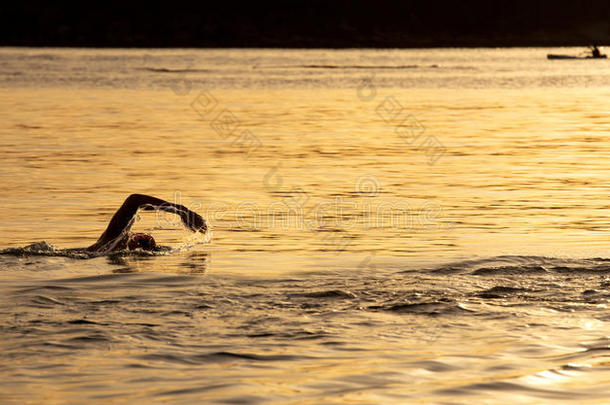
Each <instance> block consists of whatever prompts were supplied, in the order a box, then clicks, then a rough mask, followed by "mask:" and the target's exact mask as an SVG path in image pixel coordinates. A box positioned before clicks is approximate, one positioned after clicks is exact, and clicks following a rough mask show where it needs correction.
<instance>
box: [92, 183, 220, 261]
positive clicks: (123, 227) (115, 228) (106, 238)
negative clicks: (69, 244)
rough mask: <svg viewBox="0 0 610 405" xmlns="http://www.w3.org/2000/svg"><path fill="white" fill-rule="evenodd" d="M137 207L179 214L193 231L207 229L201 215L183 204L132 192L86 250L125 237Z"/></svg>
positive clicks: (101, 247) (102, 248)
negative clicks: (95, 240)
mask: <svg viewBox="0 0 610 405" xmlns="http://www.w3.org/2000/svg"><path fill="white" fill-rule="evenodd" d="M139 209H143V210H147V211H151V210H161V211H166V212H171V213H173V214H176V215H179V216H180V219H182V222H183V223H184V225H185V226H187V227H188V228H189V229H190V230H192V231H193V232H197V231H201V232H205V231H206V230H207V229H208V228H207V225H206V223H205V220H204V219H203V218H202V217H201V215H199V214H197V213H196V212H194V211H191V210H189V209H188V208H186V207H185V206H184V205H180V204H174V203H171V202H168V201H165V200H162V199H160V198H157V197H152V196H149V195H145V194H132V195H130V196H129V197H127V199H125V201H124V202H123V205H121V208H119V209H118V210H117V212H115V213H114V215H113V216H112V219H111V220H110V222H109V223H108V226H107V227H106V230H105V231H104V232H103V233H102V235H101V236H100V237H99V239H98V240H97V242H95V243H94V244H93V245H91V246H89V247H88V248H87V250H89V251H100V250H105V249H106V246H107V245H108V244H111V243H113V242H114V241H119V242H120V241H121V239H120V238H121V237H122V238H126V236H127V233H128V232H129V230H130V229H131V226H132V225H133V217H134V216H135V215H136V213H137V212H138V210H139Z"/></svg>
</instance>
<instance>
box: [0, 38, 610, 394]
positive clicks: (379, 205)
mask: <svg viewBox="0 0 610 405" xmlns="http://www.w3.org/2000/svg"><path fill="white" fill-rule="evenodd" d="M578 52H580V49H533V48H530V49H469V50H461V49H451V50H405V51H399V50H349V51H330V50H307V51H305V50H291V51H277V50H88V49H83V50H78V49H73V50H59V49H16V48H13V49H2V50H1V51H0V87H1V89H0V93H1V94H2V97H0V104H1V108H0V114H1V115H2V116H1V119H0V157H1V159H0V181H1V183H0V184H1V186H0V190H2V193H0V218H2V221H0V248H14V247H23V246H25V245H28V244H30V243H33V242H39V241H46V242H47V243H50V244H52V245H53V246H55V247H57V248H58V249H59V248H68V247H84V246H87V245H88V244H91V243H92V242H93V241H95V239H96V238H97V237H98V236H99V234H100V233H101V231H102V230H103V229H104V227H105V225H106V223H107V221H108V220H109V218H110V216H111V215H112V213H113V212H114V210H116V208H117V207H118V206H119V205H120V204H121V202H122V200H123V199H124V198H125V197H126V196H127V195H129V194H130V193H133V192H140V193H148V194H153V195H156V196H158V197H161V198H165V199H167V200H170V201H177V202H181V203H182V204H184V205H187V206H189V207H191V208H193V209H195V210H196V211H198V212H200V213H202V214H203V215H204V216H205V217H206V218H207V219H208V221H209V222H210V224H211V226H212V237H211V240H210V241H209V242H208V243H205V244H197V245H195V246H192V247H189V248H186V247H185V246H188V245H189V242H190V240H189V235H188V233H187V232H186V231H184V230H183V229H182V228H181V227H180V225H179V223H177V222H176V221H175V219H174V218H172V217H171V216H165V215H155V214H152V213H142V214H141V215H140V219H139V220H138V222H137V223H136V225H135V229H136V230H142V231H148V232H151V233H152V234H153V235H154V236H155V238H156V239H157V241H158V242H159V243H161V244H164V245H170V246H173V247H178V248H179V247H183V249H181V250H179V251H177V252H175V253H173V254H170V255H166V256H153V257H150V256H138V255H118V256H113V257H98V258H93V259H87V260H83V259H78V258H74V257H63V256H61V255H54V254H53V253H52V252H51V251H47V250H43V251H39V252H38V253H42V255H35V254H34V255H33V254H25V252H23V251H21V253H22V254H18V255H13V254H10V255H9V254H5V255H2V256H0V278H1V279H2V287H0V288H1V289H2V297H3V298H2V305H1V306H0V317H1V319H2V322H0V328H1V331H2V332H1V333H2V338H3V339H2V343H1V346H0V348H1V353H2V355H1V356H2V358H3V360H2V363H1V366H0V367H1V369H0V373H1V375H2V377H3V378H2V382H1V383H0V384H1V387H2V388H1V389H0V399H1V400H2V401H3V402H7V403H23V402H25V401H28V400H29V401H31V402H41V401H45V402H47V403H79V402H82V401H83V400H85V399H86V400H88V401H92V402H100V403H102V402H103V403H107V402H109V401H115V402H128V401H129V402H134V401H135V402H142V403H150V402H167V401H170V402H174V403H176V402H185V403H191V402H196V401H203V402H222V403H255V402H265V403H269V402H271V403H273V402H275V403H320V402H326V403H333V402H337V403H343V402H351V403H412V402H415V401H424V402H439V403H463V402H472V401H487V402H494V401H497V402H505V401H508V400H510V401H514V402H523V403H544V402H551V401H552V402H561V401H566V402H568V401H577V402H578V403H601V402H603V401H604V399H605V398H607V397H608V395H609V394H610V387H609V384H608V381H609V380H610V358H609V354H608V353H609V350H610V347H609V342H610V340H609V339H608V335H609V334H610V330H609V328H608V322H609V320H610V316H609V315H608V308H607V304H608V300H609V298H610V294H609V293H608V292H607V290H608V287H609V286H610V255H608V254H607V246H608V243H609V242H608V240H607V239H608V237H607V236H608V229H609V224H610V211H608V208H610V204H609V202H610V200H609V198H608V191H609V189H610V187H609V186H608V185H607V179H606V177H607V174H608V172H609V170H608V162H607V159H606V157H607V156H609V154H610V147H609V146H608V143H607V142H605V137H606V136H607V135H608V133H609V131H610V116H609V115H608V108H607V100H608V99H609V97H610V61H606V60H599V61H598V60H589V61H578V60H575V61H547V60H546V59H545V55H546V53H571V54H575V53H578Z"/></svg>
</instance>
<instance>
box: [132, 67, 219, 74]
mask: <svg viewBox="0 0 610 405" xmlns="http://www.w3.org/2000/svg"><path fill="white" fill-rule="evenodd" d="M137 69H138V70H146V71H148V72H155V73H205V72H209V71H210V69H170V68H151V67H142V68H137Z"/></svg>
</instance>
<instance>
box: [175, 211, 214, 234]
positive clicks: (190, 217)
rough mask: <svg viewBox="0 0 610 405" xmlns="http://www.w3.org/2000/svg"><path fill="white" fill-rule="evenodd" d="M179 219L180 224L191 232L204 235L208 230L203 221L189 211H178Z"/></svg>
mask: <svg viewBox="0 0 610 405" xmlns="http://www.w3.org/2000/svg"><path fill="white" fill-rule="evenodd" d="M180 219H182V223H184V225H185V226H186V227H187V228H189V229H190V230H191V231H193V232H201V233H205V232H206V231H207V230H208V225H207V224H206V223H205V219H203V217H202V216H201V215H199V214H197V213H196V212H193V211H191V210H185V211H180Z"/></svg>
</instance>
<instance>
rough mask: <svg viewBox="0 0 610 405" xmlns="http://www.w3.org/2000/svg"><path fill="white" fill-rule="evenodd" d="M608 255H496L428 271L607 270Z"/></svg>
mask: <svg viewBox="0 0 610 405" xmlns="http://www.w3.org/2000/svg"><path fill="white" fill-rule="evenodd" d="M608 260H609V259H607V258H599V257H598V258H591V259H565V258H558V257H546V256H510V255H509V256H496V257H490V258H484V259H475V260H465V261H460V262H453V263H448V264H445V265H441V266H438V267H435V268H432V269H428V270H427V271H428V272H430V273H435V274H470V275H475V276H497V275H542V274H607V273H610V265H609V264H608Z"/></svg>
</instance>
